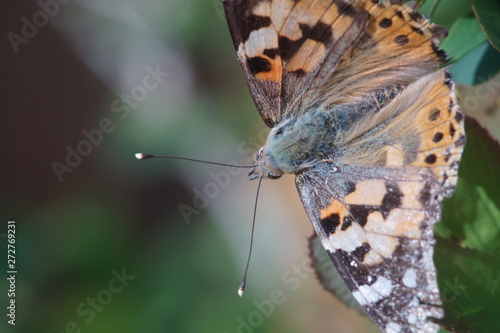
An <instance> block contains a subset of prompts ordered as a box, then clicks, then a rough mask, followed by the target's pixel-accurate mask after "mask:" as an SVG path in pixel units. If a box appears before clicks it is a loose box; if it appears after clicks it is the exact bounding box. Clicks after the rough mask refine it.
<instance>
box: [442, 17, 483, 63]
mask: <svg viewBox="0 0 500 333" xmlns="http://www.w3.org/2000/svg"><path fill="white" fill-rule="evenodd" d="M485 41H486V36H485V35H484V33H483V31H482V30H481V27H480V26H479V23H478V22H477V20H476V18H475V17H461V18H458V19H457V20H456V21H455V23H453V26H452V27H451V29H450V31H449V35H448V37H446V38H445V39H444V40H443V42H442V43H441V45H440V48H442V49H443V50H445V51H446V52H447V53H448V54H449V55H450V56H451V57H452V59H451V62H450V63H456V62H457V61H459V60H460V59H462V58H463V57H464V56H465V55H466V54H467V53H469V52H471V51H473V50H474V49H476V48H478V47H479V46H481V45H482V44H484V42H485Z"/></svg>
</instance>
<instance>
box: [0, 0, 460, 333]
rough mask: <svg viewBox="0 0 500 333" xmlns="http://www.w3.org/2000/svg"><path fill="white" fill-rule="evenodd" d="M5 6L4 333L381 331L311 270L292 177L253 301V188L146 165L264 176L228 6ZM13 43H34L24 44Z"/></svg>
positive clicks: (257, 253)
mask: <svg viewBox="0 0 500 333" xmlns="http://www.w3.org/2000/svg"><path fill="white" fill-rule="evenodd" d="M62 2H65V3H64V4H63V3H62ZM446 2H447V1H443V3H446ZM448 2H450V1H448ZM453 3H455V1H453ZM0 6H1V7H0V8H1V10H0V13H1V15H2V19H1V20H0V25H1V27H2V29H1V31H2V32H3V34H4V36H5V38H4V39H3V46H2V52H1V56H2V61H1V65H2V71H1V82H2V93H1V95H2V97H1V105H2V115H3V117H4V118H3V121H2V122H1V135H2V140H1V143H0V144H1V148H2V150H1V151H2V156H3V157H2V163H1V168H2V172H1V206H0V208H1V209H0V212H1V219H0V241H1V243H0V249H1V252H0V257H1V260H0V263H1V266H0V278H1V282H0V304H1V309H3V310H1V311H0V312H1V314H2V315H1V316H0V330H1V331H2V332H7V329H11V331H12V332H47V333H48V332H52V333H56V332H57V333H59V332H186V333H191V332H221V333H225V332H227V333H230V332H238V333H252V332H273V333H278V332H291V333H295V332H297V333H299V332H337V333H344V332H345V333H348V332H353V333H354V332H377V331H378V330H377V329H376V328H374V326H373V325H372V324H371V323H370V322H369V320H368V319H366V318H364V317H361V316H360V315H358V314H356V313H354V312H352V311H350V310H348V309H347V308H346V307H345V306H344V305H343V304H341V303H340V302H338V301H337V300H336V299H334V297H333V296H331V295H330V294H328V293H326V292H324V291H323V290H322V287H321V286H320V284H319V282H318V281H317V279H316V277H315V274H314V273H313V272H311V270H310V268H309V259H308V249H307V237H308V236H310V235H311V234H312V227H311V226H310V224H309V222H308V219H307V217H306V215H305V213H304V211H303V208H302V206H301V204H300V201H299V199H298V196H297V194H296V191H295V188H294V185H293V179H292V177H283V179H281V180H280V181H276V182H274V181H265V182H264V183H263V185H262V189H261V194H260V200H259V208H258V214H257V225H256V233H255V243H254V252H253V257H252V263H251V266H250V271H249V275H248V284H247V290H246V293H245V295H244V297H243V298H240V297H238V296H237V294H236V289H237V287H238V284H239V283H240V280H241V277H242V274H243V270H244V266H245V263H246V258H247V254H248V246H249V238H250V230H251V220H252V211H253V205H254V199H255V191H256V185H257V184H256V182H249V181H248V180H247V179H246V177H245V171H244V170H243V171H241V172H239V174H234V173H233V174H230V173H229V172H228V170H226V168H225V167H216V166H212V165H201V164H196V163H191V162H186V161H174V160H146V161H138V160H136V159H135V158H134V154H135V153H137V152H145V153H157V154H168V155H177V156H186V157H194V158H199V159H205V160H211V161H218V162H230V161H238V162H240V163H249V161H250V160H251V158H252V156H253V152H254V151H255V150H256V149H258V147H259V146H260V144H262V141H263V140H262V138H264V137H265V135H266V133H267V131H266V129H265V125H264V124H263V123H262V121H261V119H260V117H259V115H258V113H257V112H256V110H255V107H254V105H253V102H252V100H251V98H250V95H249V93H248V89H247V87H246V84H245V82H244V79H243V75H242V72H241V70H240V67H239V64H238V63H237V61H236V56H235V52H234V50H233V46H232V42H231V39H230V36H229V32H228V29H227V26H226V22H225V19H224V16H223V12H222V6H221V4H220V3H219V1H218V0H213V1H212V0H168V1H158V0H156V1H155V0H146V1H134V0H129V1H117V0H109V1H60V2H56V1H48V0H47V1H42V2H35V1H22V2H12V1H9V2H3V3H2V4H1V5H0ZM44 6H45V11H46V12H49V13H51V15H50V16H47V15H45V16H44V15H42V14H39V13H40V12H41V11H42V7H44ZM448 7H450V6H449V5H448ZM451 7H453V8H454V9H455V10H456V11H457V13H459V12H460V11H463V10H466V9H464V8H468V7H464V6H462V8H460V6H457V5H455V6H451ZM443 12H446V13H447V14H446V15H444V14H439V13H440V12H438V13H437V14H436V15H441V16H442V17H443V18H442V20H443V22H444V24H445V25H446V24H448V23H449V22H452V20H449V21H446V18H447V17H448V16H449V17H453V15H454V12H450V11H449V10H448V11H447V9H446V8H445V9H443ZM424 13H425V12H424ZM45 19H46V20H45ZM26 22H28V23H26ZM33 22H38V25H39V27H36V26H33V27H34V28H33V27H30V26H29V25H30V24H29V23H33ZM446 22H448V23H446ZM23 29H24V30H23ZM9 33H11V34H10V35H9ZM12 33H13V34H16V35H17V36H22V34H23V33H24V34H25V35H29V36H30V37H29V38H24V37H23V38H21V39H15V40H16V45H13V44H12V40H13V39H12V38H14V37H13V36H14V35H13V34H12ZM9 36H10V37H9ZM16 38H17V37H16ZM155 71H156V72H157V73H158V72H162V73H166V74H161V75H151V72H155ZM126 100H128V101H129V103H128V104H127V103H126V102H125V101H126ZM75 151H76V153H78V156H79V157H80V158H78V157H76V156H75V154H76V153H75ZM70 152H72V153H70ZM68 154H70V155H72V156H68ZM82 155H84V156H82ZM198 191H200V192H201V193H205V197H204V199H203V198H202V199H200V196H199V195H196V193H198ZM194 198H197V199H199V200H195V202H193V199H194ZM179 207H181V208H182V209H180V208H179ZM183 212H184V215H183ZM186 214H187V215H189V216H186ZM8 220H15V221H16V227H17V228H16V244H15V245H16V268H17V271H18V274H17V280H16V297H15V300H16V325H15V327H14V328H11V327H10V326H9V325H7V319H6V315H5V313H6V306H7V304H8V303H7V302H8V298H7V295H6V289H7V288H6V287H7V286H8V284H7V282H6V277H7V273H6V272H7V268H6V266H5V263H6V260H5V258H6V256H7V252H6V246H7V242H6V233H7V221H8ZM117 276H121V277H120V278H117Z"/></svg>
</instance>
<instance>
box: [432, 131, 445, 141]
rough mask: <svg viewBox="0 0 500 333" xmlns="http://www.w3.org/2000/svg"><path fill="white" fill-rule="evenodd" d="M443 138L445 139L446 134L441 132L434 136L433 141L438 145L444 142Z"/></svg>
mask: <svg viewBox="0 0 500 333" xmlns="http://www.w3.org/2000/svg"><path fill="white" fill-rule="evenodd" d="M443 137H444V134H443V133H441V132H437V133H436V134H434V136H433V137H432V141H433V142H435V143H438V142H440V141H441V140H443Z"/></svg>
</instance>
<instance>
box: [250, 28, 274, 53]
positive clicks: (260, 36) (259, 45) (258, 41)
mask: <svg viewBox="0 0 500 333" xmlns="http://www.w3.org/2000/svg"><path fill="white" fill-rule="evenodd" d="M277 47H278V33H277V32H276V30H274V28H273V27H265V28H260V29H259V30H254V31H252V32H251V33H250V36H248V40H247V41H246V42H245V51H246V55H247V56H248V57H250V58H253V57H257V56H260V55H262V54H263V53H264V51H265V50H266V49H270V48H277Z"/></svg>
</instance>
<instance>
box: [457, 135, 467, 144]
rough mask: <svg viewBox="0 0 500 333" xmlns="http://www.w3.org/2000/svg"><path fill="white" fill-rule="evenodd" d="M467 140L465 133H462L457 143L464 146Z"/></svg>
mask: <svg viewBox="0 0 500 333" xmlns="http://www.w3.org/2000/svg"><path fill="white" fill-rule="evenodd" d="M465 141H466V139H465V135H463V134H461V135H460V136H459V137H458V139H457V141H456V142H455V145H456V146H457V147H460V146H463V145H465Z"/></svg>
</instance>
